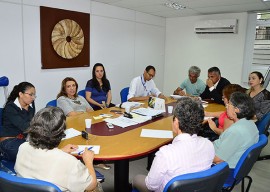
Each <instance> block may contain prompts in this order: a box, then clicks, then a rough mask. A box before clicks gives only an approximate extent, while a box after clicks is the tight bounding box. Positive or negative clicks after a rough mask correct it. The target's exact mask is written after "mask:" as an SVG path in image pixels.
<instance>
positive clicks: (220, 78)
mask: <svg viewBox="0 0 270 192" xmlns="http://www.w3.org/2000/svg"><path fill="white" fill-rule="evenodd" d="M220 79H221V78H220ZM220 79H219V80H218V81H217V82H216V83H215V85H214V87H215V89H216V88H217V85H218V83H219V81H220Z"/></svg>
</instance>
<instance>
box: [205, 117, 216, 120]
mask: <svg viewBox="0 0 270 192" xmlns="http://www.w3.org/2000/svg"><path fill="white" fill-rule="evenodd" d="M213 118H215V117H204V119H203V120H208V119H213Z"/></svg>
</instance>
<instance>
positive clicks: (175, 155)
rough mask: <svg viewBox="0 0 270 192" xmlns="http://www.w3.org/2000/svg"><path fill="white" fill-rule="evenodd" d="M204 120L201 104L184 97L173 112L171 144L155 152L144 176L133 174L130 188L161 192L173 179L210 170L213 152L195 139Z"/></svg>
mask: <svg viewBox="0 0 270 192" xmlns="http://www.w3.org/2000/svg"><path fill="white" fill-rule="evenodd" d="M203 117H204V110H203V107H202V104H201V103H200V102H198V101H196V100H193V99H191V98H188V97H185V98H181V99H179V100H178V102H177V104H176V106H175V109H174V111H173V122H172V130H173V132H174V133H175V134H176V137H175V138H174V139H173V141H172V143H171V144H169V145H165V146H163V147H161V148H160V149H159V151H158V152H157V153H156V156H155V158H154V161H153V164H152V166H151V169H150V171H149V173H148V175H147V176H144V175H137V176H135V178H134V179H133V187H134V188H137V189H138V190H139V191H140V192H146V191H147V192H148V191H156V192H162V191H163V189H164V187H165V185H166V184H167V182H168V181H170V180H171V179H172V178H173V177H175V176H178V175H183V174H186V173H194V172H198V171H203V170H206V169H209V168H210V167H211V164H212V161H213V158H214V156H215V151H214V147H213V144H212V143H211V141H209V140H208V139H206V138H203V137H199V136H197V133H198V131H199V130H200V128H201V124H202V121H203Z"/></svg>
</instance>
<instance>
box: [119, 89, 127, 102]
mask: <svg viewBox="0 0 270 192" xmlns="http://www.w3.org/2000/svg"><path fill="white" fill-rule="evenodd" d="M128 92H129V87H125V88H123V89H122V90H121V91H120V97H121V103H124V102H126V101H127V96H128Z"/></svg>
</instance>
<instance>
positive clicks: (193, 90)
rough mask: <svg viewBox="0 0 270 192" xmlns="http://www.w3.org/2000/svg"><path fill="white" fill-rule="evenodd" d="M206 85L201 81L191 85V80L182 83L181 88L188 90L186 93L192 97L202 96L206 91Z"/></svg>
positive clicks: (198, 80)
mask: <svg viewBox="0 0 270 192" xmlns="http://www.w3.org/2000/svg"><path fill="white" fill-rule="evenodd" d="M205 86H206V85H205V83H204V82H203V81H202V80H201V79H199V78H198V79H197V81H196V83H193V84H192V83H191V82H190V79H186V80H184V81H183V83H181V85H180V88H181V89H183V90H184V89H186V93H187V94H189V95H192V96H200V94H202V93H203V91H204V89H205Z"/></svg>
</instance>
